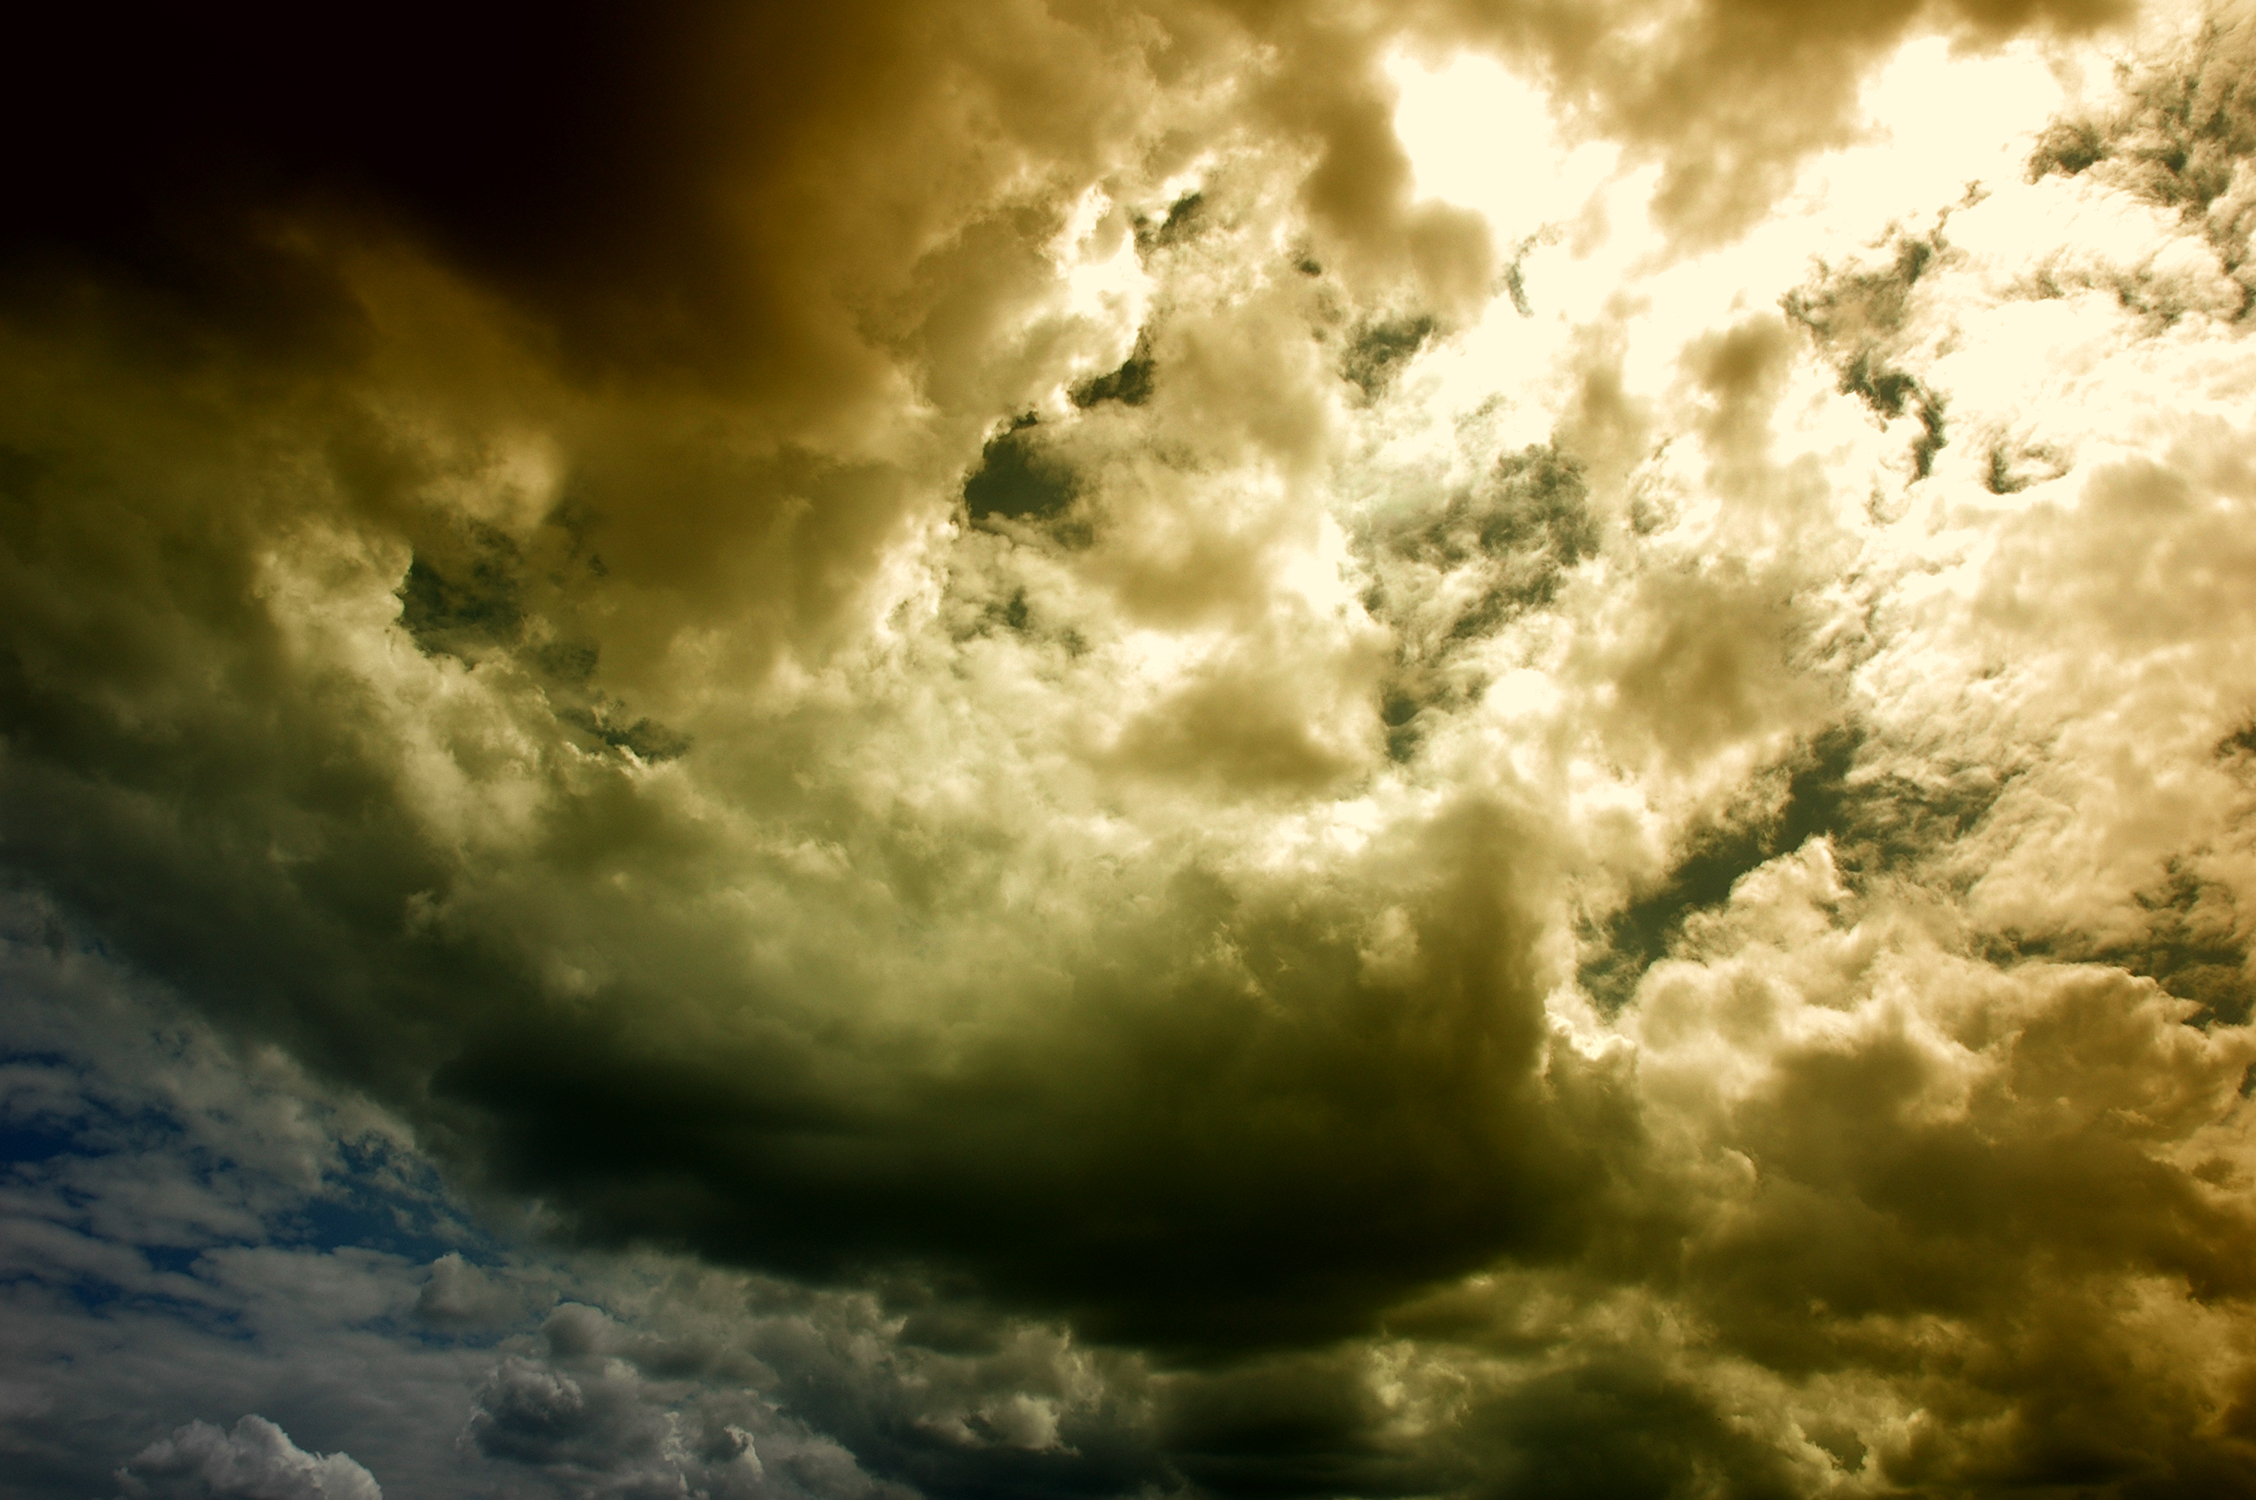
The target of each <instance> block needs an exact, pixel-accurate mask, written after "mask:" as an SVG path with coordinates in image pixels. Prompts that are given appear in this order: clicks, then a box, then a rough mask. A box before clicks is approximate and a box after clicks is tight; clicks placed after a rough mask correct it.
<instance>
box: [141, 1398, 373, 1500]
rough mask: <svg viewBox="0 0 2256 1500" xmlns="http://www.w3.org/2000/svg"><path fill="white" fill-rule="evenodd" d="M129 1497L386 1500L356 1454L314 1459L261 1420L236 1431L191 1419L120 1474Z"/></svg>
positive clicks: (249, 1421) (256, 1418)
mask: <svg viewBox="0 0 2256 1500" xmlns="http://www.w3.org/2000/svg"><path fill="white" fill-rule="evenodd" d="M119 1480H120V1482H121V1483H123V1484H124V1485H125V1487H126V1491H127V1493H128V1494H131V1495H134V1496H142V1495H184V1496H186V1495H192V1496H196V1497H198V1500H204V1497H209V1500H382V1496H383V1493H384V1492H383V1490H382V1489H380V1488H379V1487H378V1486H377V1484H376V1481H375V1480H374V1479H373V1478H372V1477H370V1475H369V1473H368V1471H367V1470H366V1469H364V1468H362V1467H361V1466H360V1465H359V1464H356V1463H354V1462H353V1461H352V1458H351V1456H350V1455H349V1454H344V1453H323V1454H313V1453H307V1452H304V1451H303V1450H301V1449H300V1448H299V1447H298V1445H297V1444H295V1443H293V1442H291V1441H290V1435H289V1434H288V1433H286V1432H284V1431H283V1430H282V1429H281V1428H279V1427H277V1426H275V1425H274V1424H273V1423H272V1422H269V1421H268V1420H267V1419H266V1418H264V1417H261V1416H248V1417H244V1418H242V1419H241V1420H240V1421H238V1422H237V1423H236V1424H235V1426H234V1427H233V1428H232V1429H229V1430H224V1431H223V1430H222V1429H220V1428H217V1427H214V1426H212V1425H211V1424H210V1423H208V1422H190V1423H189V1424H188V1425H187V1426H185V1427H183V1428H181V1429H179V1430H178V1431H176V1432H175V1433H173V1435H172V1436H171V1437H169V1438H165V1439H163V1440H162V1441H159V1442H155V1443H151V1444H150V1445H149V1446H148V1447H146V1448H144V1449H142V1450H141V1452H140V1453H139V1454H137V1455H135V1457H134V1459H133V1462H131V1463H130V1464H127V1465H126V1466H125V1468H124V1469H122V1470H120V1471H119Z"/></svg>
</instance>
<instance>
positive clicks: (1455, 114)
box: [1387, 53, 1619, 245]
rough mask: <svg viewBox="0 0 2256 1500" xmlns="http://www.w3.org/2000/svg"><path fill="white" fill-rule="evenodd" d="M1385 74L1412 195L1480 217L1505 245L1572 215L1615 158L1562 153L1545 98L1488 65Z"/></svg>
mask: <svg viewBox="0 0 2256 1500" xmlns="http://www.w3.org/2000/svg"><path fill="white" fill-rule="evenodd" d="M1387 73H1388V76H1389V77H1390V78H1391V79H1392V80H1393V82H1394V84H1395V87H1396V89H1397V90H1398V91H1399V98H1398V101H1397V103H1396V105H1395V111H1394V130H1395V135H1396V137H1397V138H1398V139H1399V140H1400V141H1401V142H1402V147H1403V149H1404V150H1405V151H1406V152H1408V153H1409V156H1410V162H1411V166H1412V169H1413V171H1414V172H1415V174H1416V179H1417V192H1418V195H1419V196H1421V197H1435V198H1442V199H1446V200H1447V201H1449V202H1451V203H1458V204H1462V205H1464V206H1465V207H1467V208H1474V209H1478V210H1479V211H1480V212H1481V213H1482V214H1483V215H1485V216H1486V217H1487V219H1488V221H1489V222H1490V223H1491V224H1493V225H1494V226H1495V228H1496V233H1497V237H1498V238H1499V240H1501V241H1502V242H1503V243H1504V244H1506V245H1511V244H1514V243H1516V242H1517V241H1519V240H1521V239H1524V238H1526V237H1527V236H1529V235H1533V234H1536V233H1538V232H1539V231H1541V230H1542V229H1543V228H1544V227H1545V226H1547V225H1556V224H1559V223H1560V222H1562V221H1564V220H1566V219H1568V218H1571V217H1572V216H1573V215H1575V214H1576V213H1577V212H1579V211H1580V209H1581V208H1582V206H1583V204H1584V202H1585V201H1586V200H1587V199H1588V198H1589V196H1590V194H1591V192H1592V191H1593V190H1595V189H1596V187H1597V186H1598V184H1599V183H1600V182H1601V181H1603V180H1604V179H1605V177H1606V175H1607V174H1608V173H1609V172H1611V171H1612V170H1613V166H1614V162H1615V160H1616V159H1617V158H1618V155H1619V151H1618V148H1616V147H1613V146H1611V145H1607V144H1603V143H1596V142H1593V143H1588V144H1585V145H1582V146H1580V147H1577V148H1575V149H1572V150H1569V149H1568V148H1566V147H1565V146H1563V145H1561V144H1560V141H1559V138H1558V134H1557V132H1556V130H1555V129H1554V128H1553V125H1552V123H1551V114H1550V103H1549V101H1548V99H1546V97H1545V96H1544V94H1543V92H1542V91H1541V90H1540V89H1538V88H1537V87H1535V86H1534V85H1533V84H1531V83H1529V82H1527V81H1526V80H1524V79H1522V78H1521V77H1519V76H1518V75H1516V74H1514V73H1513V72H1511V71H1510V70H1509V69H1507V68H1505V67H1504V66H1503V65H1502V64H1501V63H1499V62H1497V61H1496V60H1495V59H1494V58H1490V57H1484V56H1481V55H1479V54H1476V53H1463V54H1460V55H1459V56H1457V57H1455V58H1452V59H1451V60H1450V61H1449V62H1448V63H1447V64H1445V65H1444V66H1442V67H1441V68H1439V69H1428V68H1426V67H1424V66H1423V65H1421V64H1419V63H1418V62H1416V61H1413V60H1412V59H1409V58H1406V57H1398V58H1395V59H1392V60H1391V61H1390V62H1389V64H1388V67H1387Z"/></svg>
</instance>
